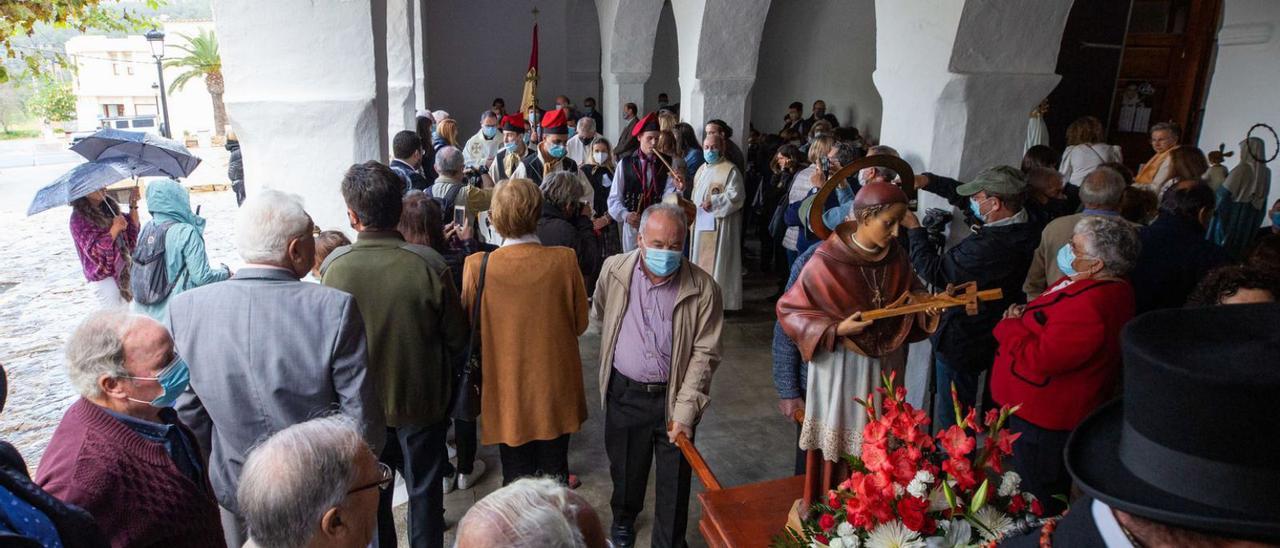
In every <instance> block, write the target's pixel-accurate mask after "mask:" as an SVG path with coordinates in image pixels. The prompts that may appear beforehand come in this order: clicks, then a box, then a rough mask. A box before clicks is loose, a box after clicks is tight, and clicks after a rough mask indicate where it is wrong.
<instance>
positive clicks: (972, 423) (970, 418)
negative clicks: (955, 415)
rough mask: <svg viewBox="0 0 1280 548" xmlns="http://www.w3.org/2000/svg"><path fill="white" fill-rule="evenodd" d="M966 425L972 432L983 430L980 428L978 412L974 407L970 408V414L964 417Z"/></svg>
mask: <svg viewBox="0 0 1280 548" xmlns="http://www.w3.org/2000/svg"><path fill="white" fill-rule="evenodd" d="M964 423H965V424H966V425H968V426H969V428H970V429H972V430H981V428H978V418H977V412H976V411H974V409H973V408H972V407H970V408H969V413H968V414H966V415H965V416H964Z"/></svg>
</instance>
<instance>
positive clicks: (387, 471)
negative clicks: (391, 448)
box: [347, 462, 396, 495]
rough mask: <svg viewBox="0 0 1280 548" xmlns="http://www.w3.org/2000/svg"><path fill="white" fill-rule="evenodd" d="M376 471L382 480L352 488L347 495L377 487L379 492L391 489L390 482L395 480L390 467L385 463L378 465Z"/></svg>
mask: <svg viewBox="0 0 1280 548" xmlns="http://www.w3.org/2000/svg"><path fill="white" fill-rule="evenodd" d="M378 471H379V472H381V473H382V479H380V480H378V481H375V482H373V483H369V484H365V485H361V486H359V487H353V488H352V489H351V490H350V491H347V494H348V495H351V494H355V493H358V492H360V491H364V490H365V489H371V488H373V487H377V488H378V489H379V490H381V491H386V490H387V488H388V487H391V482H392V481H394V480H395V479H396V477H395V473H394V472H392V471H391V467H390V466H387V463H385V462H379V463H378Z"/></svg>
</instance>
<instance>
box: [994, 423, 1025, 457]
mask: <svg viewBox="0 0 1280 548" xmlns="http://www.w3.org/2000/svg"><path fill="white" fill-rule="evenodd" d="M1020 437H1022V434H1020V433H1019V434H1014V433H1013V432H1011V431H1009V430H1008V429H1004V430H1001V431H999V432H997V433H996V438H997V439H996V446H997V447H999V448H1000V453H1002V454H1004V455H1012V454H1013V442H1015V441H1018V438H1020Z"/></svg>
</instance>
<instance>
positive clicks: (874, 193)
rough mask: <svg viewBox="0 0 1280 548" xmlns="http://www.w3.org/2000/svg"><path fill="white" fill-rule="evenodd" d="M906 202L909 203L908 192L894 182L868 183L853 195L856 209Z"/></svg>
mask: <svg viewBox="0 0 1280 548" xmlns="http://www.w3.org/2000/svg"><path fill="white" fill-rule="evenodd" d="M905 203H907V194H906V193H905V192H903V191H902V189H901V188H898V185H895V184H892V183H867V184H865V185H863V186H862V190H859V191H858V195H857V196H854V197H853V208H854V209H858V208H862V207H870V206H878V205H886V204H905Z"/></svg>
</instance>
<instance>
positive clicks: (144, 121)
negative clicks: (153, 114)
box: [133, 118, 156, 127]
mask: <svg viewBox="0 0 1280 548" xmlns="http://www.w3.org/2000/svg"><path fill="white" fill-rule="evenodd" d="M133 127H156V119H155V118H135V119H134V120H133Z"/></svg>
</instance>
